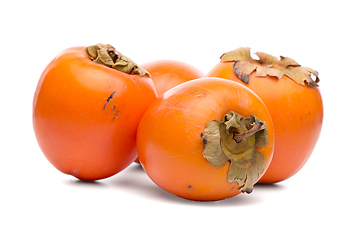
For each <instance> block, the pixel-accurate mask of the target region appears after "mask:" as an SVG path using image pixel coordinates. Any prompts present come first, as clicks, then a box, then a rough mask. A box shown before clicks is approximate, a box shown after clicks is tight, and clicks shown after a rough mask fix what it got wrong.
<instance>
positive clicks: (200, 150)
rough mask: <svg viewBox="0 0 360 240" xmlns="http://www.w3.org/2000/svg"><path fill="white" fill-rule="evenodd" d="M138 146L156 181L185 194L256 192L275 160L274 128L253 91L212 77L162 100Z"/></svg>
mask: <svg viewBox="0 0 360 240" xmlns="http://www.w3.org/2000/svg"><path fill="white" fill-rule="evenodd" d="M136 145H137V151H138V155H139V158H140V159H141V164H142V166H143V168H144V170H145V172H146V173H147V175H148V176H149V177H150V178H151V179H152V180H153V181H154V183H155V184H157V185H158V186H160V187H161V188H163V189H165V190H166V191H168V192H170V193H173V194H175V195H177V196H179V197H181V198H185V199H189V200H195V201H216V200H222V199H225V198H230V197H233V196H236V195H238V194H239V193H241V192H246V193H250V192H252V190H253V185H254V184H255V183H256V182H257V181H258V179H259V178H260V177H261V176H262V175H263V173H264V172H265V170H266V169H267V167H268V166H269V164H270V161H271V158H272V155H273V149H274V132H273V126H272V121H271V117H270V114H269V112H268V111H267V109H266V107H265V105H264V103H263V102H262V101H261V100H260V98H259V97H258V96H257V95H256V94H255V93H254V92H253V91H251V90H250V89H248V88H246V87H244V86H242V85H241V84H239V83H236V82H234V81H229V80H225V79H220V78H211V77H207V78H199V79H196V80H192V81H189V82H185V83H182V84H180V85H178V86H176V87H174V88H172V89H170V90H168V91H167V92H165V93H164V94H163V95H162V96H160V97H159V98H158V99H156V100H155V101H154V102H153V103H152V104H151V106H150V107H149V108H148V110H147V111H146V113H145V114H144V116H143V118H142V119H141V122H140V124H139V128H138V132H137V144H136Z"/></svg>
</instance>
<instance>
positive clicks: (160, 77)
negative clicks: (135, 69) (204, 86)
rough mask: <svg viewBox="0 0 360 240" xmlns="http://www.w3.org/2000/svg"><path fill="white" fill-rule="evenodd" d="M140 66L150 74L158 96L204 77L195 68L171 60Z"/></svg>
mask: <svg viewBox="0 0 360 240" xmlns="http://www.w3.org/2000/svg"><path fill="white" fill-rule="evenodd" d="M140 66H141V67H142V68H143V69H145V70H146V71H147V72H149V73H150V74H151V79H152V80H153V82H154V85H155V88H156V92H157V93H158V96H161V95H162V94H163V93H165V92H166V91H167V90H169V89H171V88H173V87H175V86H177V85H179V84H181V83H184V82H187V81H190V80H193V79H196V78H201V77H204V73H203V72H201V71H200V70H199V69H197V68H196V67H194V66H192V65H190V64H188V63H185V62H181V61H176V60H171V59H162V60H156V61H151V62H147V63H144V64H141V65H140Z"/></svg>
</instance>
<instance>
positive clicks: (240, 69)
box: [233, 60, 258, 84]
mask: <svg viewBox="0 0 360 240" xmlns="http://www.w3.org/2000/svg"><path fill="white" fill-rule="evenodd" d="M257 67H258V66H257V65H255V64H252V63H250V62H241V61H238V60H237V61H235V63H234V66H233V70H234V73H235V75H236V76H237V77H238V78H239V79H240V80H241V81H243V82H244V83H245V84H248V83H249V77H250V74H251V73H252V72H253V71H255V70H256V68H257Z"/></svg>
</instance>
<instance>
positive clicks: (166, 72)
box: [135, 59, 204, 163]
mask: <svg viewBox="0 0 360 240" xmlns="http://www.w3.org/2000/svg"><path fill="white" fill-rule="evenodd" d="M140 66H141V67H142V68H143V69H145V70H146V71H147V72H148V73H150V75H151V79H152V80H153V83H154V85H155V88H156V92H157V94H158V96H161V95H162V94H164V93H165V92H166V91H167V90H169V89H171V88H173V87H175V86H177V85H179V84H181V83H184V82H187V81H190V80H194V79H197V78H201V77H204V73H203V72H201V71H200V70H199V69H197V68H196V67H194V66H192V65H190V64H188V63H185V62H181V61H177V60H172V59H161V60H155V61H151V62H147V63H144V64H141V65H140ZM135 162H136V163H140V160H139V158H137V159H136V160H135Z"/></svg>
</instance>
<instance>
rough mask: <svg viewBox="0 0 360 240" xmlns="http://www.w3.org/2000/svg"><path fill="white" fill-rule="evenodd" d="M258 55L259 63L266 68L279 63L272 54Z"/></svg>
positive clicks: (259, 53)
mask: <svg viewBox="0 0 360 240" xmlns="http://www.w3.org/2000/svg"><path fill="white" fill-rule="evenodd" d="M256 55H257V56H258V57H259V63H260V64H261V65H265V66H273V65H274V64H276V63H277V62H278V58H277V57H274V56H272V55H270V54H267V53H263V52H257V53H256Z"/></svg>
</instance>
